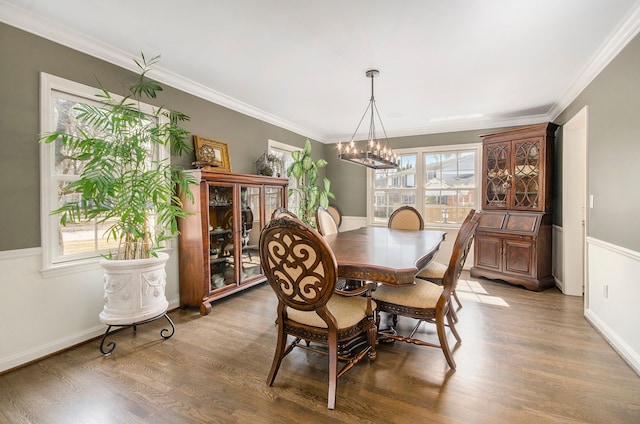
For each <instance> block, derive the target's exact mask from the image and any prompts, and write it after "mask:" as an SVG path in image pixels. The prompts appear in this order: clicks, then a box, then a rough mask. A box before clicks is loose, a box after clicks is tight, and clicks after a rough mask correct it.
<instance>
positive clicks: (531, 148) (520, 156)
mask: <svg viewBox="0 0 640 424" xmlns="http://www.w3.org/2000/svg"><path fill="white" fill-rule="evenodd" d="M514 160H515V166H514V170H513V172H514V188H515V193H514V194H515V197H514V206H515V207H519V208H520V207H525V208H537V207H538V198H539V196H538V193H539V190H540V183H539V174H540V143H539V142H538V141H537V140H534V141H525V142H521V143H516V144H514Z"/></svg>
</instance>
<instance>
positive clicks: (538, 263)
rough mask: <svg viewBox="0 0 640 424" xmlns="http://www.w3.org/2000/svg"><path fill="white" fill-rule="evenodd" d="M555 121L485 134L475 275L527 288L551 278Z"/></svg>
mask: <svg viewBox="0 0 640 424" xmlns="http://www.w3.org/2000/svg"><path fill="white" fill-rule="evenodd" d="M557 128H558V126H557V125H556V124H554V123H551V122H546V123H542V124H537V125H528V126H524V127H519V128H512V129H508V130H504V131H498V132H494V133H490V134H484V135H482V136H481V137H482V144H483V156H482V157H483V159H482V160H483V164H482V176H483V177H482V178H483V179H482V200H481V202H482V217H481V218H480V223H479V224H478V229H477V231H476V238H475V248H474V266H473V268H471V276H472V277H485V278H491V279H500V280H504V281H506V282H509V283H512V284H518V285H521V286H524V287H526V288H527V289H529V290H536V291H539V290H544V289H546V288H549V287H552V286H553V285H554V284H555V282H554V278H553V276H552V274H551V260H552V258H551V218H552V217H551V200H552V199H551V194H552V193H551V188H552V180H551V178H552V175H551V173H552V170H553V148H554V134H555V131H556V129H557Z"/></svg>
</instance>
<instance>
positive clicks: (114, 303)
mask: <svg viewBox="0 0 640 424" xmlns="http://www.w3.org/2000/svg"><path fill="white" fill-rule="evenodd" d="M168 260H169V255H168V254H166V253H163V252H159V253H158V257H157V258H149V259H132V260H126V261H114V260H107V259H101V260H100V265H102V267H103V268H104V308H103V310H102V312H101V313H100V322H102V323H104V324H107V325H129V324H135V323H140V322H142V321H145V320H148V319H151V318H155V317H158V316H160V315H162V314H164V313H165V312H166V311H167V308H168V307H169V302H168V301H167V298H166V296H165V286H166V284H167V274H166V272H165V265H166V263H167V261H168Z"/></svg>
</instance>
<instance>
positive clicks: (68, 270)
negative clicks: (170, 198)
mask: <svg viewBox="0 0 640 424" xmlns="http://www.w3.org/2000/svg"><path fill="white" fill-rule="evenodd" d="M159 251H160V252H165V253H168V254H169V255H171V253H172V252H173V249H172V248H167V249H161V250H159ZM99 269H101V267H100V257H94V258H88V259H81V260H76V261H68V262H62V263H59V264H51V265H49V266H47V267H45V268H42V269H41V270H40V274H42V278H45V279H47V278H56V277H62V276H65V275H70V274H77V273H79V272H90V271H96V270H99Z"/></svg>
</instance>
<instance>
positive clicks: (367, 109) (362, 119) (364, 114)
mask: <svg viewBox="0 0 640 424" xmlns="http://www.w3.org/2000/svg"><path fill="white" fill-rule="evenodd" d="M370 107H371V102H369V104H368V105H367V108H366V109H365V110H364V113H363V114H362V118H360V122H359V123H358V126H357V127H356V130H355V131H354V132H353V135H351V141H353V140H354V138H355V136H356V134H357V133H358V130H359V129H360V125H362V121H364V117H365V116H367V112H368V111H369V108H370Z"/></svg>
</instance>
